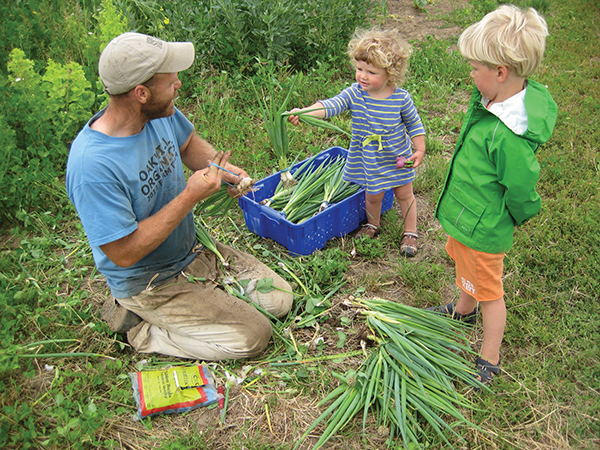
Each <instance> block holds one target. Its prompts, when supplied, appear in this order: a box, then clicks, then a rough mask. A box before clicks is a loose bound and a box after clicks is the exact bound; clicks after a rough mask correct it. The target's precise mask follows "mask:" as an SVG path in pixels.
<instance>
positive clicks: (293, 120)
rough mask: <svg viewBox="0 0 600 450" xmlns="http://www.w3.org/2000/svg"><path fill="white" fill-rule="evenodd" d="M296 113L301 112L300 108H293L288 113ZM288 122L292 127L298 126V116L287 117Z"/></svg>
mask: <svg viewBox="0 0 600 450" xmlns="http://www.w3.org/2000/svg"><path fill="white" fill-rule="evenodd" d="M296 111H301V109H300V108H294V109H292V110H291V111H290V112H291V113H293V112H296ZM288 122H290V123H291V124H293V125H298V124H299V123H300V118H299V117H298V116H293V115H289V116H288Z"/></svg>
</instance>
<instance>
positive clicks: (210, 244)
mask: <svg viewBox="0 0 600 450" xmlns="http://www.w3.org/2000/svg"><path fill="white" fill-rule="evenodd" d="M195 228H196V239H198V242H199V243H200V244H202V245H203V246H204V247H205V248H206V249H208V250H210V251H211V252H213V253H214V254H215V255H217V258H219V261H221V264H223V266H225V267H227V266H229V263H228V262H227V261H226V260H225V258H224V257H223V255H222V254H221V252H219V250H218V249H217V244H216V243H215V240H214V239H213V238H212V236H211V235H210V233H209V232H208V230H207V229H206V227H205V226H204V225H203V224H202V222H201V220H200V219H197V220H196V221H195Z"/></svg>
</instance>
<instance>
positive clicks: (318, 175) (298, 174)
mask: <svg viewBox="0 0 600 450" xmlns="http://www.w3.org/2000/svg"><path fill="white" fill-rule="evenodd" d="M316 156H318V155H316ZM316 156H315V157H313V158H310V159H308V160H307V161H306V162H305V163H303V164H302V165H301V166H300V167H299V168H298V170H296V171H295V172H294V179H295V180H296V182H295V183H294V184H293V185H290V184H286V183H283V182H280V183H279V184H278V185H277V188H276V189H275V192H274V194H273V196H272V197H271V198H269V199H267V200H266V201H263V204H266V205H268V206H270V207H271V208H273V209H275V210H277V211H281V212H282V213H283V214H284V215H285V217H286V219H287V220H289V221H290V222H292V223H297V224H299V223H302V222H304V221H306V220H308V219H310V218H311V217H312V216H314V215H315V214H317V213H319V212H320V211H323V210H324V209H325V208H327V206H328V205H330V204H333V203H338V202H341V201H342V200H344V199H346V198H348V197H350V196H351V195H353V194H355V193H356V192H357V191H358V190H359V189H360V186H359V185H357V184H353V183H348V182H347V181H344V180H343V179H342V175H343V172H344V164H345V163H346V159H345V158H344V157H343V156H341V155H338V156H336V157H330V158H329V159H327V160H326V161H324V162H323V163H321V164H320V165H317V164H316V162H315V158H316Z"/></svg>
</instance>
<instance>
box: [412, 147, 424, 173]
mask: <svg viewBox="0 0 600 450" xmlns="http://www.w3.org/2000/svg"><path fill="white" fill-rule="evenodd" d="M424 157H425V150H417V151H416V152H414V153H413V154H412V156H411V157H410V158H408V160H409V161H414V163H413V166H412V168H413V169H416V168H417V167H419V166H420V165H421V162H422V161H423V158H424Z"/></svg>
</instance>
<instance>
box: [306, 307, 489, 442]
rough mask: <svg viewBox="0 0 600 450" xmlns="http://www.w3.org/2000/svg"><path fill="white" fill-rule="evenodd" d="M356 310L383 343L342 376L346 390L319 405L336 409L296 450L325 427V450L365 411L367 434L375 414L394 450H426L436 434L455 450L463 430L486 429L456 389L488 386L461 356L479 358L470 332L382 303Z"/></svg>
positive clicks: (430, 315) (420, 311)
mask: <svg viewBox="0 0 600 450" xmlns="http://www.w3.org/2000/svg"><path fill="white" fill-rule="evenodd" d="M357 306H358V307H360V308H361V312H362V314H363V315H364V316H365V317H366V321H367V325H368V326H369V328H370V330H371V332H372V336H370V338H371V339H372V340H373V341H374V342H375V343H376V344H377V345H376V346H375V347H374V348H373V349H372V350H371V352H370V354H369V355H368V356H367V358H366V360H365V361H364V363H363V364H362V365H361V366H360V367H359V368H358V369H357V370H350V371H348V372H347V373H346V374H345V375H339V374H336V377H337V378H338V379H339V380H340V384H339V386H338V387H337V388H335V389H334V390H333V391H332V392H330V393H329V395H327V396H326V397H325V398H324V399H323V400H322V401H321V402H320V403H319V406H323V405H326V404H328V403H330V404H329V406H328V407H327V409H326V410H325V411H324V412H323V413H322V414H321V415H320V416H319V417H318V418H317V419H316V420H315V422H314V423H313V424H312V425H311V426H310V427H309V429H308V430H307V431H306V432H305V434H304V435H303V437H302V438H301V439H300V440H299V442H298V444H297V445H296V447H295V448H298V446H299V445H300V444H301V442H302V441H303V440H304V439H305V438H306V436H308V434H309V433H310V432H311V431H312V430H313V429H314V428H315V427H316V426H317V425H318V424H319V423H321V422H323V421H324V422H325V424H326V425H325V430H324V431H323V433H322V434H321V436H320V438H319V440H318V441H317V443H316V444H315V446H314V447H313V449H318V448H320V447H322V446H323V445H324V444H325V443H326V442H327V441H328V440H329V439H331V437H333V436H334V435H335V434H336V433H337V432H338V431H340V430H342V429H343V428H344V427H345V426H346V425H348V423H349V422H350V421H351V420H352V419H353V417H355V416H356V415H358V414H360V413H362V414H361V415H362V424H363V432H364V430H365V428H366V423H367V416H368V414H369V413H372V414H374V415H375V416H376V418H377V423H378V425H379V426H380V427H383V428H385V429H387V430H389V438H388V440H387V446H388V448H389V447H392V446H393V445H394V439H395V438H399V439H402V444H403V446H404V448H411V449H424V448H426V446H427V445H428V444H427V443H423V441H426V440H427V438H428V436H429V435H431V434H432V433H435V434H436V435H437V436H439V437H440V439H441V440H443V441H444V443H445V444H446V445H447V446H448V447H449V448H454V447H453V446H452V444H451V443H450V441H449V440H448V435H453V436H454V437H456V438H458V439H459V440H462V441H464V439H463V438H462V437H461V436H460V435H459V434H458V433H457V431H456V427H457V426H459V425H464V426H468V427H472V428H474V429H477V430H479V431H482V430H481V428H480V427H478V426H477V425H475V424H473V423H472V422H471V421H469V420H468V419H467V418H466V417H465V416H464V415H463V413H462V412H461V409H475V407H474V404H473V403H472V402H471V401H470V400H468V399H466V398H465V397H464V396H463V395H462V394H461V393H459V392H457V391H456V388H455V383H457V382H463V383H465V384H466V385H471V386H472V385H476V386H478V387H482V386H483V385H482V384H481V383H479V382H478V381H476V379H475V376H474V375H475V374H474V371H473V369H472V368H471V365H470V363H469V362H468V361H467V360H466V359H465V357H464V356H462V355H473V354H474V352H473V351H472V350H471V347H470V345H469V342H468V340H467V338H466V337H465V334H464V332H465V331H466V329H467V325H465V324H463V323H460V322H458V321H456V320H454V319H452V318H449V317H446V316H442V315H439V314H437V313H435V312H432V311H427V310H423V309H418V308H413V307H410V306H406V305H402V304H399V303H395V302H390V301H386V300H382V299H371V300H360V301H359V302H358V303H357ZM447 418H449V419H451V420H452V423H450V424H449V423H447V422H446V419H447Z"/></svg>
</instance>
